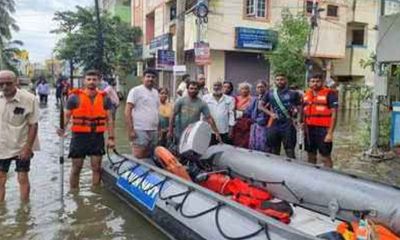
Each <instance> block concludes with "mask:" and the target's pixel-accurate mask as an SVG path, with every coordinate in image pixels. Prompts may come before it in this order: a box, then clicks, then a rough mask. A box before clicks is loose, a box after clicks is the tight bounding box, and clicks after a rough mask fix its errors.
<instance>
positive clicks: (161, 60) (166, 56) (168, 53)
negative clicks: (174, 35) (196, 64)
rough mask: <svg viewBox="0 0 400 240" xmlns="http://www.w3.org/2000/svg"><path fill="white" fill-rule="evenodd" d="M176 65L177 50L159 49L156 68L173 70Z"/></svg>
mask: <svg viewBox="0 0 400 240" xmlns="http://www.w3.org/2000/svg"><path fill="white" fill-rule="evenodd" d="M174 65H175V52H174V51H172V50H161V49H159V50H157V61H156V68H157V69H158V70H164V71H172V69H173V67H174Z"/></svg>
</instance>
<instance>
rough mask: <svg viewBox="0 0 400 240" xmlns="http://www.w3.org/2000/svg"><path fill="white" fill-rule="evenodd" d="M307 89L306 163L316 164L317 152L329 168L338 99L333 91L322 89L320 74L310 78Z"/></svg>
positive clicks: (304, 112)
mask: <svg viewBox="0 0 400 240" xmlns="http://www.w3.org/2000/svg"><path fill="white" fill-rule="evenodd" d="M309 87H310V88H309V89H308V90H307V91H306V92H305V94H304V96H303V107H304V108H303V119H304V120H303V121H304V124H305V126H304V128H305V134H304V135H305V149H306V151H307V152H308V161H309V162H310V163H312V164H316V163H317V152H319V154H320V155H321V156H322V160H323V163H324V166H325V167H329V168H331V167H332V166H333V163H332V158H331V153H332V145H333V144H332V142H333V132H334V130H335V127H336V119H337V117H336V116H337V108H338V97H337V94H336V93H335V92H334V91H332V90H331V89H329V88H326V87H324V81H323V76H322V74H315V75H313V76H311V78H310V79H309Z"/></svg>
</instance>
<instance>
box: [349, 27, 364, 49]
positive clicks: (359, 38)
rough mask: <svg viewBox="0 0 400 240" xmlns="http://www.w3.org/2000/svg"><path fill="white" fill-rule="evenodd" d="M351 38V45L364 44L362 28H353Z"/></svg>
mask: <svg viewBox="0 0 400 240" xmlns="http://www.w3.org/2000/svg"><path fill="white" fill-rule="evenodd" d="M352 35H353V40H352V42H351V45H359V46H364V45H365V44H364V29H354V30H353V34H352Z"/></svg>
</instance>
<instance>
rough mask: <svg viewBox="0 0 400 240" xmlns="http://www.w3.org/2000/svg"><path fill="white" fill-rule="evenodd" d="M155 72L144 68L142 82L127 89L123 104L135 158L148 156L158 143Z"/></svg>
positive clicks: (157, 104) (158, 105)
mask: <svg viewBox="0 0 400 240" xmlns="http://www.w3.org/2000/svg"><path fill="white" fill-rule="evenodd" d="M156 80H157V72H156V71H155V70H152V69H146V70H145V71H144V73H143V80H142V81H143V84H142V85H140V86H137V87H134V88H132V89H131V90H130V91H129V94H128V97H127V99H126V106H125V122H126V125H127V128H128V137H129V141H131V143H132V154H133V156H135V157H136V158H139V159H143V158H148V157H150V156H151V155H152V154H153V150H154V148H155V147H156V146H157V143H158V123H159V121H158V119H159V116H158V109H159V107H160V100H159V96H158V91H157V90H156V89H155V88H154V85H155V84H156V83H155V81H156Z"/></svg>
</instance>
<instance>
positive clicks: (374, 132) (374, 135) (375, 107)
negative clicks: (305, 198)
mask: <svg viewBox="0 0 400 240" xmlns="http://www.w3.org/2000/svg"><path fill="white" fill-rule="evenodd" d="M376 15H377V28H378V31H377V33H376V49H375V53H376V52H377V51H378V43H379V23H380V17H381V16H383V15H385V0H378V7H377V14H376ZM380 74H381V72H380V63H379V62H378V61H376V63H375V74H374V95H373V99H372V114H371V141H370V148H369V150H368V152H367V154H368V155H369V156H371V157H382V154H381V153H380V152H379V150H378V139H379V97H380V96H379V95H378V92H377V89H378V87H377V86H378V84H380V83H379V79H380V77H379V76H380Z"/></svg>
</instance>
